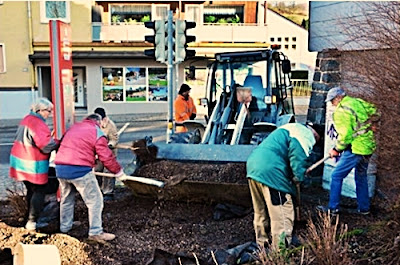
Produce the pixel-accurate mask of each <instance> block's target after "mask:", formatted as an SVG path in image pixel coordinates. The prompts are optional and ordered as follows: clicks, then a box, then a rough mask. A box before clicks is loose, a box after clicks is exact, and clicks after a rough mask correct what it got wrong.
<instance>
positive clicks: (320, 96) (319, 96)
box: [309, 91, 326, 109]
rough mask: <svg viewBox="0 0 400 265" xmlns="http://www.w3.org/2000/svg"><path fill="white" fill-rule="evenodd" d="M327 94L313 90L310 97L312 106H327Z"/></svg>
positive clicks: (315, 107) (314, 107)
mask: <svg viewBox="0 0 400 265" xmlns="http://www.w3.org/2000/svg"><path fill="white" fill-rule="evenodd" d="M325 99H326V94H325V93H321V92H316V91H312V92H311V98H310V105H309V107H310V108H313V109H317V108H324V107H325Z"/></svg>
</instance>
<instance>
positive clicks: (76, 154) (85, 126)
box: [55, 120, 121, 174]
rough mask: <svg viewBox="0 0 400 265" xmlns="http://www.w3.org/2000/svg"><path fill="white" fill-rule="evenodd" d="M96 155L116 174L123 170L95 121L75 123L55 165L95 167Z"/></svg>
mask: <svg viewBox="0 0 400 265" xmlns="http://www.w3.org/2000/svg"><path fill="white" fill-rule="evenodd" d="M96 155H97V156H98V158H99V160H100V161H101V162H103V164H104V166H105V167H106V168H107V169H108V170H109V171H110V172H112V173H114V174H116V173H118V172H119V171H120V170H121V166H120V164H119V163H118V162H117V159H116V158H115V156H114V154H113V153H112V151H111V149H110V148H109V147H108V144H107V138H106V137H105V135H104V133H103V132H102V131H101V129H100V127H99V126H98V125H97V123H96V122H95V121H92V120H83V121H81V122H78V123H75V124H74V125H73V126H71V128H69V129H68V131H67V132H66V133H65V135H64V136H63V138H62V141H61V144H60V148H59V149H58V152H57V155H56V159H55V164H56V165H72V166H89V167H92V168H93V167H94V165H95V159H96Z"/></svg>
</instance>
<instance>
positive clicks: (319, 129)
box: [305, 121, 325, 138]
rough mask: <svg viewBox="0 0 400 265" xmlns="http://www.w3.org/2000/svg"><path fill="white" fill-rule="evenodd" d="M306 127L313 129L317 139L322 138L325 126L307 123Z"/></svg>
mask: <svg viewBox="0 0 400 265" xmlns="http://www.w3.org/2000/svg"><path fill="white" fill-rule="evenodd" d="M305 125H306V126H309V127H311V128H313V129H314V131H315V132H316V133H318V135H319V137H320V138H322V137H324V135H325V126H324V125H321V124H314V123H312V122H310V121H307V122H306V124H305Z"/></svg>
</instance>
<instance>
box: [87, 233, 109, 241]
mask: <svg viewBox="0 0 400 265" xmlns="http://www.w3.org/2000/svg"><path fill="white" fill-rule="evenodd" d="M114 238H115V235H114V234H111V233H106V232H102V233H101V234H98V235H92V236H89V238H88V239H89V240H93V241H96V242H100V243H102V242H104V241H111V240H113V239H114Z"/></svg>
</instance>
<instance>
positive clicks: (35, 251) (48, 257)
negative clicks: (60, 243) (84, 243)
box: [14, 243, 61, 265]
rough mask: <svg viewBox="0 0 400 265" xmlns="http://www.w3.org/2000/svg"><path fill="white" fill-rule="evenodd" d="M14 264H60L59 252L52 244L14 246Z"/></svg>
mask: <svg viewBox="0 0 400 265" xmlns="http://www.w3.org/2000/svg"><path fill="white" fill-rule="evenodd" d="M14 265H61V259H60V253H59V251H58V248H57V247H56V246H54V245H25V244H22V243H18V244H17V245H16V246H15V248H14Z"/></svg>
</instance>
